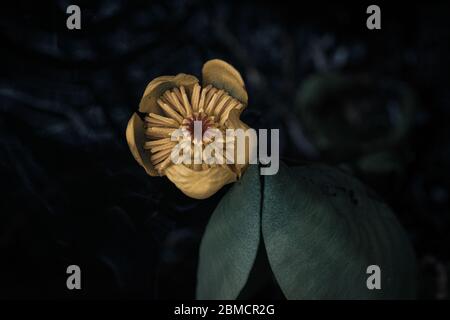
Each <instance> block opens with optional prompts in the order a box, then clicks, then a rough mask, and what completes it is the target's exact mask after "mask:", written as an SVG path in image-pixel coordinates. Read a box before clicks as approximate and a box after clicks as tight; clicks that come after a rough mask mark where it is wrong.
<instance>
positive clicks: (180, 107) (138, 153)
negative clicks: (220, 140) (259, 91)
mask: <svg viewBox="0 0 450 320" xmlns="http://www.w3.org/2000/svg"><path fill="white" fill-rule="evenodd" d="M202 77H203V82H202V84H201V85H200V84H199V80H198V79H197V78H196V77H194V76H192V75H187V74H183V73H180V74H178V75H176V76H161V77H158V78H156V79H153V80H152V81H151V82H150V83H149V84H148V85H147V88H146V89H145V92H144V94H143V96H142V99H141V102H140V104H139V114H138V113H134V114H133V115H132V117H131V119H130V121H129V122H128V126H127V129H126V138H127V142H128V145H129V147H130V150H131V153H132V154H133V156H134V158H135V159H136V161H137V162H138V163H139V164H140V165H141V166H142V167H143V168H144V169H145V171H146V172H147V174H149V175H150V176H167V178H169V180H170V181H172V182H173V183H174V184H175V185H176V186H177V187H178V188H179V189H180V190H181V191H182V192H183V193H185V194H186V195H188V196H190V197H192V198H196V199H204V198H208V197H210V196H211V195H213V194H214V193H216V192H217V191H218V190H219V189H220V188H222V187H223V186H224V185H225V184H228V183H231V182H234V181H236V180H237V179H239V177H240V176H241V175H242V173H243V172H244V171H245V169H246V167H247V166H248V161H247V160H248V158H249V157H248V152H251V151H249V150H246V151H245V152H246V163H245V164H236V163H232V164H230V163H229V162H230V161H228V162H227V161H225V162H224V163H221V164H217V163H213V164H207V163H204V162H202V163H200V164H199V163H198V162H194V163H191V164H186V163H174V162H173V161H172V157H171V153H172V151H173V149H174V148H175V147H176V146H177V144H179V143H183V142H186V141H187V142H188V143H189V144H190V143H192V144H194V143H195V144H197V145H198V144H199V143H200V145H201V147H202V148H205V147H206V146H207V145H208V143H210V142H211V141H212V138H211V134H210V133H211V132H212V130H220V132H221V133H223V135H224V136H225V135H226V134H225V132H226V130H227V129H243V130H247V129H248V126H247V125H246V124H244V123H243V122H242V121H241V120H240V119H239V117H240V114H241V112H242V110H244V109H245V107H246V106H247V102H248V96H247V92H246V90H245V85H244V81H243V79H242V77H241V75H240V74H239V72H238V71H237V70H236V69H235V68H234V67H232V66H231V65H230V64H228V63H226V62H224V61H222V60H218V59H214V60H210V61H208V62H206V63H205V64H204V65H203V69H202ZM195 121H197V122H196V123H197V124H198V123H199V122H201V127H202V136H201V137H200V140H201V141H195V140H194V132H193V128H194V122H195ZM175 130H182V132H183V133H184V134H183V136H182V137H180V138H179V139H178V140H176V141H174V139H173V136H172V134H173V133H174V131H175ZM193 156H196V155H195V154H193ZM223 156H224V157H225V158H226V159H228V158H229V157H233V155H229V154H227V153H226V152H224V155H223Z"/></svg>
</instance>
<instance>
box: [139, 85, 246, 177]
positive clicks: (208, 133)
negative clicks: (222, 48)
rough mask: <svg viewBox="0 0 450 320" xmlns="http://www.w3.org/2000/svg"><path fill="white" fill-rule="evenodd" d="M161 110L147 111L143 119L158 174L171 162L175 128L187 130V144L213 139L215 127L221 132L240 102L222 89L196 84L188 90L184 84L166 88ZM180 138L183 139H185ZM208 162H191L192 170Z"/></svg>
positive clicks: (148, 144) (147, 147) (148, 146)
mask: <svg viewBox="0 0 450 320" xmlns="http://www.w3.org/2000/svg"><path fill="white" fill-rule="evenodd" d="M157 103H158V105H159V107H160V108H161V111H162V113H160V114H155V113H149V114H148V115H147V116H146V118H145V127H146V132H145V133H146V136H147V138H148V140H147V141H146V142H145V145H144V148H145V149H147V150H149V151H150V153H151V156H150V160H151V162H152V164H153V165H154V167H155V169H156V170H158V171H159V172H160V174H161V173H162V172H163V171H164V170H165V168H167V167H168V166H169V165H170V163H171V162H170V161H171V159H170V154H171V151H172V149H173V148H174V147H175V145H176V144H177V141H173V140H172V139H171V137H172V133H174V131H175V130H179V129H183V130H186V131H187V133H188V137H185V138H188V140H189V141H187V142H188V143H189V142H191V143H199V142H201V143H202V144H203V147H205V145H206V144H208V143H210V142H211V141H212V140H213V139H214V130H213V129H215V130H217V129H218V130H220V131H221V132H224V131H225V129H226V127H227V124H226V123H227V120H228V116H229V114H230V112H231V110H233V109H239V108H241V107H242V104H241V102H240V101H238V100H237V99H235V98H233V97H232V96H230V95H229V94H228V93H227V92H226V91H225V90H220V89H217V88H215V87H213V86H211V85H208V86H206V87H201V86H200V85H199V84H195V85H194V87H193V88H192V89H191V90H186V88H184V87H183V86H180V87H179V88H173V89H170V90H167V91H165V92H164V93H163V94H162V96H161V97H160V98H159V99H158V100H157ZM185 138H183V139H185ZM208 167H209V165H207V164H202V165H192V169H194V170H202V169H206V168H208Z"/></svg>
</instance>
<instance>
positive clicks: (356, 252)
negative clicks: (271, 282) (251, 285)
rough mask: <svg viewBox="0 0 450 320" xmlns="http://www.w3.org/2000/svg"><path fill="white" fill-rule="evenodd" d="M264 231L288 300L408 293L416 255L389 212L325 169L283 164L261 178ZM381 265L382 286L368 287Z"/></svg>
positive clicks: (361, 188) (343, 177) (411, 289)
mask: <svg viewBox="0 0 450 320" xmlns="http://www.w3.org/2000/svg"><path fill="white" fill-rule="evenodd" d="M262 233H263V237H264V241H265V244H266V250H267V254H268V259H269V262H270V265H271V268H272V271H273V272H274V275H275V277H276V279H277V281H278V284H279V285H280V287H281V289H282V291H283V293H284V294H285V296H286V297H287V298H288V299H392V298H413V297H414V293H415V280H416V279H415V258H414V254H413V251H412V248H411V247H410V245H409V242H408V239H407V237H406V235H405V233H404V231H403V229H402V228H401V226H400V225H399V223H398V222H397V220H396V218H395V216H394V214H393V213H392V212H391V210H390V209H389V208H388V207H387V206H386V205H385V204H384V203H383V202H381V201H380V200H378V198H377V197H376V196H375V195H374V194H372V193H371V192H370V191H369V190H368V189H366V188H365V187H364V186H363V185H362V184H361V183H360V182H359V181H357V180H356V179H354V178H352V177H350V176H348V175H346V174H344V173H342V172H340V171H338V170H335V169H332V168H329V167H325V166H306V167H297V168H288V167H286V166H284V165H282V166H281V167H280V171H279V172H278V174H277V175H274V176H266V177H265V179H264V191H263V208H262ZM369 265H378V266H379V267H380V269H381V290H376V289H375V290H369V289H368V288H367V285H366V281H367V278H368V277H369V276H370V274H367V273H366V270H367V267H368V266H369Z"/></svg>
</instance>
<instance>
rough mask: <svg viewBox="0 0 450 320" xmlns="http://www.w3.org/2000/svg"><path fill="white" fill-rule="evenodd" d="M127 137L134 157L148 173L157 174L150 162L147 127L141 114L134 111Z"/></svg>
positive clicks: (129, 122)
mask: <svg viewBox="0 0 450 320" xmlns="http://www.w3.org/2000/svg"><path fill="white" fill-rule="evenodd" d="M126 137H127V142H128V146H129V147H130V151H131V153H132V154H133V157H134V159H136V161H137V162H138V163H139V164H140V165H141V166H142V167H144V169H145V171H146V172H147V174H149V175H151V176H157V175H158V172H157V171H156V170H155V169H154V168H153V165H152V163H151V162H150V154H149V153H148V151H147V150H145V149H144V143H145V129H144V122H143V121H142V120H141V118H139V116H138V115H137V114H136V113H134V114H133V115H132V116H131V118H130V121H128V125H127V130H126Z"/></svg>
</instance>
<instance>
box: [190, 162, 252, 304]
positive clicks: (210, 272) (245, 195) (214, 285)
mask: <svg viewBox="0 0 450 320" xmlns="http://www.w3.org/2000/svg"><path fill="white" fill-rule="evenodd" d="M260 212H261V186H260V176H259V169H258V166H250V167H249V168H248V169H247V171H246V172H245V174H244V176H243V177H242V179H241V180H240V181H238V182H236V183H235V184H234V185H233V187H232V188H231V189H230V191H229V192H228V193H227V194H226V195H225V196H224V198H223V199H222V200H221V202H220V203H219V205H218V207H217V208H216V210H215V211H214V213H213V215H212V216H211V218H210V221H209V223H208V225H207V227H206V230H205V234H204V236H203V239H202V243H201V246H200V258H199V267H198V274H197V278H198V280H197V298H198V299H236V298H237V297H238V295H239V293H240V292H241V290H242V288H243V287H244V286H245V284H246V282H247V279H248V276H249V274H250V270H251V269H252V266H253V264H254V261H255V258H256V253H257V250H258V245H259V239H260Z"/></svg>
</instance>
